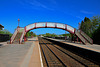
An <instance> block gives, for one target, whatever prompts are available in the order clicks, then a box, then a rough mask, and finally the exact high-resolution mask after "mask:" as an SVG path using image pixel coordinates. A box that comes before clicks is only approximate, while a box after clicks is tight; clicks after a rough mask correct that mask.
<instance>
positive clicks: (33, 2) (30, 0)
mask: <svg viewBox="0 0 100 67" xmlns="http://www.w3.org/2000/svg"><path fill="white" fill-rule="evenodd" d="M53 3H54V2H53ZM20 4H22V5H28V6H30V7H33V8H35V9H36V8H37V9H38V8H44V9H48V10H54V9H53V8H49V7H48V6H47V5H45V4H43V3H41V2H39V1H37V0H25V1H20Z"/></svg>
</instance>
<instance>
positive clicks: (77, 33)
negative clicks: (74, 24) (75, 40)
mask: <svg viewBox="0 0 100 67" xmlns="http://www.w3.org/2000/svg"><path fill="white" fill-rule="evenodd" d="M75 34H76V35H77V36H78V37H79V38H80V37H81V38H80V39H81V40H82V41H83V43H85V44H86V43H87V41H86V40H85V39H84V38H83V37H82V36H81V35H80V33H79V30H76V31H75Z"/></svg>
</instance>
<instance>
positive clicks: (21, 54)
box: [0, 38, 42, 67]
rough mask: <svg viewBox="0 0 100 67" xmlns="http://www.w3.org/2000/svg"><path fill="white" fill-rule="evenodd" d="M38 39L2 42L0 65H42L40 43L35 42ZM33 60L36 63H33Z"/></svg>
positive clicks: (28, 66) (25, 66)
mask: <svg viewBox="0 0 100 67" xmlns="http://www.w3.org/2000/svg"><path fill="white" fill-rule="evenodd" d="M36 39H37V38H29V41H26V42H25V43H24V44H7V43H6V42H1V43H0V45H1V46H0V67H31V66H34V65H37V67H41V64H42V63H41V60H40V52H39V45H38V43H35V42H36ZM32 56H33V57H32ZM36 56H37V57H36ZM34 58H35V59H34ZM32 60H34V63H31V62H32ZM35 61H37V62H35Z"/></svg>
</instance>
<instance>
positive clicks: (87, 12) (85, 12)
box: [80, 10, 94, 14]
mask: <svg viewBox="0 0 100 67" xmlns="http://www.w3.org/2000/svg"><path fill="white" fill-rule="evenodd" d="M80 12H81V13H84V14H94V13H93V12H89V11H85V10H81V11H80Z"/></svg>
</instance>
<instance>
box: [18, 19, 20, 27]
mask: <svg viewBox="0 0 100 67" xmlns="http://www.w3.org/2000/svg"><path fill="white" fill-rule="evenodd" d="M19 21H20V19H18V27H19Z"/></svg>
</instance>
